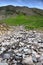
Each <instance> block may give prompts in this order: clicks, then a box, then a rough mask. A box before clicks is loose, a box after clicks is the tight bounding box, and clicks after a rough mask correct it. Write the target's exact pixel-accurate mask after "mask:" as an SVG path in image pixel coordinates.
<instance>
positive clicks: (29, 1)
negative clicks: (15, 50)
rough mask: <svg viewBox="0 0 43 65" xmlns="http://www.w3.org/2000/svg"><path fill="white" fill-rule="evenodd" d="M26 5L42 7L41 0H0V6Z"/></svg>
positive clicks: (42, 2) (42, 0)
mask: <svg viewBox="0 0 43 65" xmlns="http://www.w3.org/2000/svg"><path fill="white" fill-rule="evenodd" d="M5 5H14V6H28V7H30V8H31V7H34V8H40V9H43V0H0V6H5Z"/></svg>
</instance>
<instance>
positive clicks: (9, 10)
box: [0, 5, 43, 16]
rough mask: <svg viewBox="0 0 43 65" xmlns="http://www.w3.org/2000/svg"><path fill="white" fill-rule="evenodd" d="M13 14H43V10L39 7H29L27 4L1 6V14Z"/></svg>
mask: <svg viewBox="0 0 43 65" xmlns="http://www.w3.org/2000/svg"><path fill="white" fill-rule="evenodd" d="M13 14H17V15H19V14H23V15H41V16H43V10H41V9H37V8H29V7H26V6H22V7H21V6H13V5H7V6H2V7H0V15H5V16H8V15H13Z"/></svg>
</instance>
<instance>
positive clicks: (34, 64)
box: [0, 26, 43, 65]
mask: <svg viewBox="0 0 43 65" xmlns="http://www.w3.org/2000/svg"><path fill="white" fill-rule="evenodd" d="M0 65H43V32H42V33H41V32H37V31H32V30H30V31H26V30H25V29H24V28H23V26H17V27H14V26H13V27H12V28H11V29H9V30H6V33H4V34H0Z"/></svg>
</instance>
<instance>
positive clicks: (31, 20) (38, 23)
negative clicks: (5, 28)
mask: <svg viewBox="0 0 43 65" xmlns="http://www.w3.org/2000/svg"><path fill="white" fill-rule="evenodd" d="M2 21H3V22H5V23H6V24H8V25H24V26H25V28H26V29H42V30H43V16H38V15H37V16H24V15H18V16H16V17H10V18H7V19H4V20H2Z"/></svg>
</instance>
